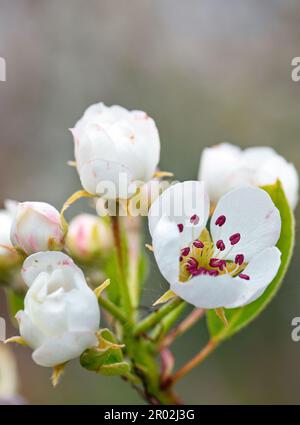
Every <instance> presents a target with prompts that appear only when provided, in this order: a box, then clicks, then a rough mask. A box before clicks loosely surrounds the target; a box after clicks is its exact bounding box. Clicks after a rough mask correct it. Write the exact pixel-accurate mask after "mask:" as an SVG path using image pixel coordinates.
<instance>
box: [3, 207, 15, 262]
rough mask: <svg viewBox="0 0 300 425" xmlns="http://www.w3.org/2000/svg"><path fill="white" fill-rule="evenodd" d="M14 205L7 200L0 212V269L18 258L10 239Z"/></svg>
mask: <svg viewBox="0 0 300 425" xmlns="http://www.w3.org/2000/svg"><path fill="white" fill-rule="evenodd" d="M16 205H17V203H16V202H14V201H10V200H9V201H6V202H5V209H3V210H0V267H6V266H10V265H11V264H12V263H15V262H16V261H18V258H19V257H18V255H17V253H16V252H15V250H14V247H13V244H12V243H11V239H10V231H11V226H12V223H13V218H14V214H15V208H16Z"/></svg>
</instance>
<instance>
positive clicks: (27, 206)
mask: <svg viewBox="0 0 300 425" xmlns="http://www.w3.org/2000/svg"><path fill="white" fill-rule="evenodd" d="M64 239H65V231H64V228H63V223H62V220H61V216H60V214H59V212H58V211H57V210H56V209H55V208H54V207H52V206H51V205H49V204H46V203H44V202H23V203H20V204H18V206H17V208H16V213H15V217H14V220H13V223H12V228H11V241H12V243H13V245H14V246H15V247H16V248H18V249H21V250H22V251H24V252H25V253H26V254H28V255H30V254H32V253H35V252H39V251H48V250H51V251H52V250H60V249H62V248H63V245H64Z"/></svg>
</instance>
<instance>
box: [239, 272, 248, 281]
mask: <svg viewBox="0 0 300 425" xmlns="http://www.w3.org/2000/svg"><path fill="white" fill-rule="evenodd" d="M239 277H240V278H241V279H245V280H250V276H248V275H247V274H243V273H241V274H239Z"/></svg>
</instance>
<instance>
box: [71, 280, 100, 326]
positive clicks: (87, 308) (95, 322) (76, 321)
mask: <svg viewBox="0 0 300 425" xmlns="http://www.w3.org/2000/svg"><path fill="white" fill-rule="evenodd" d="M65 315H66V317H67V322H68V329H69V330H71V331H74V332H75V331H84V330H90V331H94V332H96V331H97V330H98V329H99V323H100V309H99V305H98V300H97V297H96V296H95V294H94V292H93V291H92V290H91V289H90V288H89V287H88V286H87V285H86V288H85V290H83V289H81V290H80V291H79V290H75V291H71V292H70V293H69V294H68V296H67V297H66V311H65Z"/></svg>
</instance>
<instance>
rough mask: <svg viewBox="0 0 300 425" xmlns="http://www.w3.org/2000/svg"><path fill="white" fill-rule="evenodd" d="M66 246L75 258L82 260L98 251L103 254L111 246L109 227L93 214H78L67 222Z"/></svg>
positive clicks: (111, 237) (111, 239)
mask: <svg viewBox="0 0 300 425" xmlns="http://www.w3.org/2000/svg"><path fill="white" fill-rule="evenodd" d="M66 247H67V249H68V250H69V252H70V254H71V255H72V256H74V257H75V258H78V259H81V260H84V259H89V258H91V257H93V256H94V255H97V254H99V253H101V254H103V255H105V254H107V253H108V252H109V251H110V250H111V249H112V247H113V236H112V232H111V229H110V227H109V226H108V225H107V224H106V223H105V222H104V220H103V219H101V218H99V217H98V216H96V215H93V214H80V215H78V216H76V217H75V218H73V220H71V222H70V223H69V228H68V235H67V238H66Z"/></svg>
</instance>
